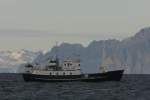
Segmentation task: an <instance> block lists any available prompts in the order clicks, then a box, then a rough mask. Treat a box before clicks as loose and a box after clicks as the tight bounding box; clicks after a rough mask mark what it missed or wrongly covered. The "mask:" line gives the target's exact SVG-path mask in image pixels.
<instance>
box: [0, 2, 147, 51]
mask: <svg viewBox="0 0 150 100" xmlns="http://www.w3.org/2000/svg"><path fill="white" fill-rule="evenodd" d="M149 4H150V0H0V50H11V51H15V50H20V49H27V50H33V51H39V50H49V49H50V48H51V47H52V46H53V45H55V42H56V41H57V42H58V43H59V44H60V43H62V42H69V43H81V44H83V45H85V46H86V45H88V44H89V43H90V42H91V41H93V40H105V39H119V40H122V39H124V38H127V37H129V36H133V35H134V34H135V33H136V32H138V31H139V30H140V29H141V28H144V27H150V19H149V18H150V13H149V9H150V6H149Z"/></svg>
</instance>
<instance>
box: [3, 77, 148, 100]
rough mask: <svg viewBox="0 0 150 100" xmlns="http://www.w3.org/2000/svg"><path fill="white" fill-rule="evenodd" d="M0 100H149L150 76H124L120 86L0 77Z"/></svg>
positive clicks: (115, 83)
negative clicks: (28, 80) (31, 80)
mask: <svg viewBox="0 0 150 100" xmlns="http://www.w3.org/2000/svg"><path fill="white" fill-rule="evenodd" d="M0 100H150V75H124V77H123V78H122V80H121V81H120V82H98V83H94V82H93V83H92V82H91V83H88V82H60V83H59V82H56V83H49V82H24V81H23V79H22V76H21V75H19V74H0Z"/></svg>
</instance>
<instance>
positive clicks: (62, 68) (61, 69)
mask: <svg viewBox="0 0 150 100" xmlns="http://www.w3.org/2000/svg"><path fill="white" fill-rule="evenodd" d="M38 66H40V65H39V64H26V65H25V68H26V71H25V73H23V74H22V76H23V79H24V81H26V82H29V81H38V82H72V81H80V82H103V81H120V80H121V79H122V76H123V72H124V70H123V69H118V70H112V71H106V70H103V71H102V70H101V72H98V73H83V72H82V71H81V67H80V66H81V64H80V60H79V59H68V58H67V59H66V60H64V61H63V62H62V63H61V64H60V61H59V59H58V58H57V57H56V58H55V59H51V60H50V61H48V63H47V64H45V66H44V67H43V65H42V67H38ZM101 68H103V69H104V67H101Z"/></svg>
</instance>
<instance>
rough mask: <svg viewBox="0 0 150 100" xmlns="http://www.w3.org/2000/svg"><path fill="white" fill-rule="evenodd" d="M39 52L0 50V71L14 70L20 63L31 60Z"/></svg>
mask: <svg viewBox="0 0 150 100" xmlns="http://www.w3.org/2000/svg"><path fill="white" fill-rule="evenodd" d="M40 54H41V52H32V51H28V50H21V51H16V52H12V51H0V72H16V71H17V69H18V68H19V67H20V64H23V63H27V62H32V61H33V60H34V59H35V58H36V57H37V56H38V55H40Z"/></svg>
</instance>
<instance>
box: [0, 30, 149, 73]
mask: <svg viewBox="0 0 150 100" xmlns="http://www.w3.org/2000/svg"><path fill="white" fill-rule="evenodd" d="M56 54H57V56H58V57H59V58H60V60H61V61H63V60H65V59H67V58H71V59H80V60H81V69H82V71H83V72H84V73H94V72H99V70H100V66H106V67H105V68H106V70H114V69H120V68H121V69H125V73H128V74H150V28H143V29H141V30H140V31H139V32H137V33H136V34H135V35H134V36H131V37H128V38H126V39H123V40H116V39H111V40H99V41H93V42H91V43H90V44H89V45H88V46H86V47H85V46H82V45H81V44H70V43H62V44H60V45H59V46H54V47H53V48H51V50H50V51H48V52H47V53H45V54H43V53H42V52H32V51H27V50H21V51H19V52H11V51H7V52H6V51H0V66H3V67H0V70H1V69H2V68H5V69H6V72H7V71H8V72H17V71H18V69H20V68H22V66H21V65H23V64H24V63H26V62H32V63H39V64H41V65H44V64H45V63H47V62H48V61H49V60H50V59H51V58H53V57H55V55H56ZM16 66H17V67H16ZM10 69H14V70H10ZM2 71H3V70H1V72H2ZM4 71H5V70H4Z"/></svg>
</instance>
